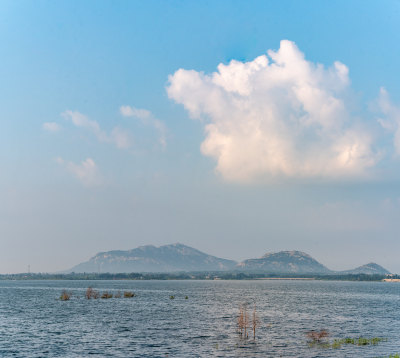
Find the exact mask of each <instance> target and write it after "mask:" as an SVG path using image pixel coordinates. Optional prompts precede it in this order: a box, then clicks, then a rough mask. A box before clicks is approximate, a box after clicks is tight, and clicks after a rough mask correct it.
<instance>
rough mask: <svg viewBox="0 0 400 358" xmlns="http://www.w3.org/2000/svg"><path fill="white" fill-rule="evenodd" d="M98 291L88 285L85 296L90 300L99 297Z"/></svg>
mask: <svg viewBox="0 0 400 358" xmlns="http://www.w3.org/2000/svg"><path fill="white" fill-rule="evenodd" d="M99 296H100V293H99V292H98V291H96V290H94V289H93V288H92V287H88V289H87V290H86V292H85V297H86V298H87V299H88V300H90V299H91V298H93V299H97V298H99Z"/></svg>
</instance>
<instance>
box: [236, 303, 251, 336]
mask: <svg viewBox="0 0 400 358" xmlns="http://www.w3.org/2000/svg"><path fill="white" fill-rule="evenodd" d="M237 326H238V332H239V334H240V336H241V337H243V338H249V334H248V333H247V328H249V314H248V312H247V305H246V304H242V305H240V306H239V316H238V319H237Z"/></svg>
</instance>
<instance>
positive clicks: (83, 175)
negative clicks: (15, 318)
mask: <svg viewBox="0 0 400 358" xmlns="http://www.w3.org/2000/svg"><path fill="white" fill-rule="evenodd" d="M56 161H57V163H58V164H60V165H62V166H63V167H64V168H65V169H66V170H67V171H68V172H69V173H70V174H72V175H73V176H74V177H75V178H76V179H78V180H79V181H80V182H81V183H82V184H83V185H84V186H86V187H94V186H99V185H101V183H102V179H101V175H100V172H99V169H98V167H97V165H96V163H95V162H94V160H93V159H92V158H87V159H85V160H83V161H82V162H80V163H74V162H71V161H65V160H64V159H62V158H60V157H59V158H57V159H56Z"/></svg>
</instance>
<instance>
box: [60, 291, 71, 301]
mask: <svg viewBox="0 0 400 358" xmlns="http://www.w3.org/2000/svg"><path fill="white" fill-rule="evenodd" d="M70 298H71V294H70V293H69V292H68V291H66V290H63V291H62V292H61V296H60V300H61V301H68V300H69V299H70Z"/></svg>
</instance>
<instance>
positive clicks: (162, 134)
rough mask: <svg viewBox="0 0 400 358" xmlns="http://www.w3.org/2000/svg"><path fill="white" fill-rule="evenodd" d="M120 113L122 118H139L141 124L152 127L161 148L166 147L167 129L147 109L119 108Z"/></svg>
mask: <svg viewBox="0 0 400 358" xmlns="http://www.w3.org/2000/svg"><path fill="white" fill-rule="evenodd" d="M119 111H120V113H121V115H122V116H124V117H136V118H139V119H140V120H141V121H142V123H143V124H145V125H148V126H151V127H153V128H154V129H155V130H156V131H157V132H158V136H159V138H158V141H159V143H160V144H161V146H162V147H163V148H165V147H166V145H167V127H166V126H165V124H164V122H162V121H160V120H159V119H157V118H156V117H154V115H153V114H152V113H151V112H150V111H148V110H147V109H140V108H135V107H131V106H121V107H120V109H119Z"/></svg>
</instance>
